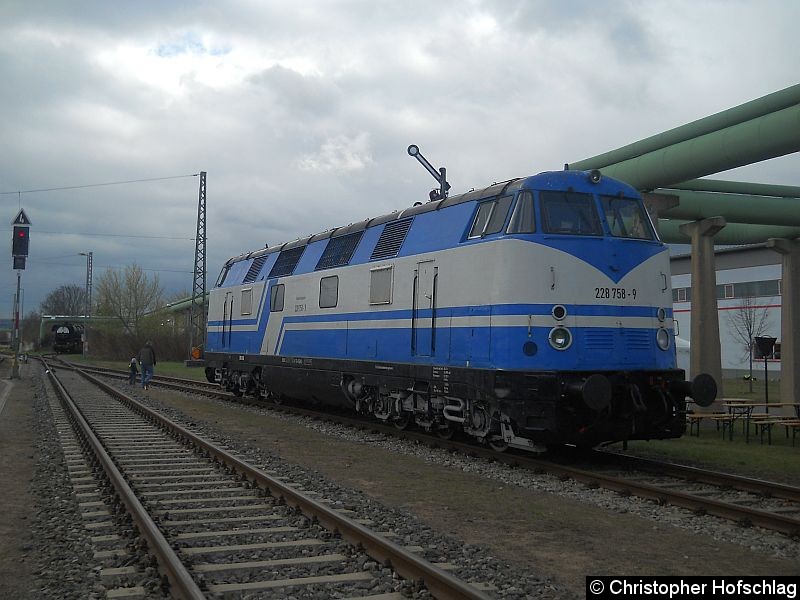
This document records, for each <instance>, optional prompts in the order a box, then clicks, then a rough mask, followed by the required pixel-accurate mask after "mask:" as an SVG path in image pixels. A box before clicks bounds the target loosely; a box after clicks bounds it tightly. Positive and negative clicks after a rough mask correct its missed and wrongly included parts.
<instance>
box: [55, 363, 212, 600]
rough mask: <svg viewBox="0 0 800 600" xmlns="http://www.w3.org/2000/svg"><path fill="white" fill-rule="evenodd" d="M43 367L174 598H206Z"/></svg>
mask: <svg viewBox="0 0 800 600" xmlns="http://www.w3.org/2000/svg"><path fill="white" fill-rule="evenodd" d="M42 364H43V365H44V367H45V369H46V373H47V375H48V376H49V378H50V382H51V384H52V386H53V389H54V390H55V391H56V394H57V395H58V397H59V399H60V400H61V404H62V405H63V406H64V408H65V410H66V411H67V414H68V415H69V417H70V420H71V421H72V422H73V423H74V424H75V426H76V430H77V433H78V435H80V436H81V437H82V438H83V439H84V440H85V441H86V442H87V443H88V444H89V446H91V448H92V451H93V452H94V455H95V457H96V458H97V460H98V462H99V463H100V465H101V466H102V468H103V471H104V472H105V473H106V475H107V477H108V479H109V481H110V482H111V484H112V485H113V486H114V489H115V490H116V492H117V495H118V496H119V499H120V500H121V501H122V503H123V504H124V505H125V507H126V508H127V510H128V513H129V514H130V515H131V518H132V519H133V521H134V523H135V524H136V526H137V528H138V530H139V533H140V534H141V535H142V536H143V537H144V539H145V540H146V541H147V545H148V548H149V549H150V551H151V552H152V553H153V554H154V555H155V557H156V560H157V561H158V565H159V571H160V572H161V573H162V574H163V575H165V576H166V577H167V579H168V580H169V583H170V593H171V594H172V596H173V597H175V598H178V599H180V600H184V599H186V600H200V599H202V598H205V597H206V596H205V594H203V592H202V591H201V590H200V588H199V587H198V586H197V584H196V583H195V582H194V579H192V576H191V575H190V574H189V572H188V571H187V570H186V567H185V566H184V565H183V563H182V562H181V559H180V558H179V557H178V555H177V554H175V552H174V551H173V549H172V547H171V546H170V544H169V542H167V540H166V538H165V537H164V535H163V534H162V533H161V531H160V530H159V529H158V527H157V526H156V524H155V523H154V522H153V520H152V519H151V518H150V515H149V514H148V513H147V510H146V509H145V508H144V506H142V504H141V502H139V499H138V498H137V497H136V495H135V494H134V493H133V490H132V489H131V488H130V487H129V486H128V484H127V482H126V481H125V478H124V477H123V476H122V474H121V473H120V472H119V469H117V467H116V465H115V464H114V461H113V460H112V459H111V457H110V456H109V454H108V453H107V452H106V450H105V448H104V447H103V444H102V443H101V442H100V440H99V439H98V438H97V436H96V435H95V434H94V431H93V430H92V428H91V426H90V425H89V423H88V422H87V421H86V419H85V418H84V416H83V413H82V412H81V410H80V408H78V406H77V405H76V404H75V402H74V401H73V400H72V397H71V396H70V395H69V392H67V390H66V388H65V387H64V386H63V384H62V383H61V381H59V379H58V377H57V376H56V374H55V373H54V372H53V370H52V369H51V368H50V367H49V365H48V364H47V362H46V361H45V360H44V359H42Z"/></svg>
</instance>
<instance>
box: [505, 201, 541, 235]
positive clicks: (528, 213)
mask: <svg viewBox="0 0 800 600" xmlns="http://www.w3.org/2000/svg"><path fill="white" fill-rule="evenodd" d="M535 231H536V215H535V214H534V212H533V194H532V193H531V192H520V194H519V197H518V198H517V205H516V206H515V207H514V214H512V215H511V221H510V222H509V223H508V229H507V230H506V233H533V232H535Z"/></svg>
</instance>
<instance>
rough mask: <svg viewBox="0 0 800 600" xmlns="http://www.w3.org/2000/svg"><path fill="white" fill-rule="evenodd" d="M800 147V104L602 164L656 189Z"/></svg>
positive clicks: (608, 170)
mask: <svg viewBox="0 0 800 600" xmlns="http://www.w3.org/2000/svg"><path fill="white" fill-rule="evenodd" d="M798 150H800V104H798V105H795V106H792V107H790V108H785V109H783V110H780V111H778V112H774V113H770V114H768V115H765V116H763V117H759V118H757V119H753V120H751V121H747V122H745V123H740V124H739V125H734V126H732V127H728V128H727V129H722V130H720V131H715V132H713V133H709V134H706V135H703V136H700V137H697V138H694V139H691V140H687V141H685V142H681V143H679V144H675V145H673V146H669V147H667V148H664V149H662V150H656V151H655V152H649V153H647V154H644V155H642V156H639V157H637V158H632V159H630V160H625V161H622V162H620V163H617V164H614V165H610V166H608V167H604V168H603V169H601V171H602V173H603V175H606V176H609V177H614V178H616V179H620V180H622V181H625V182H627V183H629V184H630V185H632V186H633V187H635V188H636V189H639V190H652V189H655V188H658V187H669V186H670V185H673V184H676V183H680V182H682V181H686V180H687V179H694V178H695V177H702V176H704V175H709V174H711V173H719V172H720V171H726V170H728V169H733V168H735V167H740V166H742V165H749V164H751V163H756V162H760V161H762V160H767V159H769V158H775V157H776V156H783V155H785V154H790V153H792V152H797V151H798Z"/></svg>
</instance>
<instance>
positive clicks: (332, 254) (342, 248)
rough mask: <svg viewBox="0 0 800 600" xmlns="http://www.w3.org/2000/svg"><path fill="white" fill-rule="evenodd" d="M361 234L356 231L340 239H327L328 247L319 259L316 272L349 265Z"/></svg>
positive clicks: (361, 232)
mask: <svg viewBox="0 0 800 600" xmlns="http://www.w3.org/2000/svg"><path fill="white" fill-rule="evenodd" d="M363 234H364V232H363V231H356V232H355V233H348V234H347V235H343V236H341V237H336V238H331V239H329V240H328V245H327V246H325V252H323V253H322V256H320V257H319V261H318V262H317V266H316V270H317V271H319V270H320V269H330V268H332V267H341V266H342V265H346V264H347V263H349V262H350V259H351V258H353V253H354V252H355V251H356V247H357V246H358V242H360V241H361V236H362V235H363Z"/></svg>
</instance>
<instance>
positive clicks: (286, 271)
mask: <svg viewBox="0 0 800 600" xmlns="http://www.w3.org/2000/svg"><path fill="white" fill-rule="evenodd" d="M305 249H306V247H305V246H298V247H297V248H292V249H291V250H282V251H281V253H280V254H279V255H278V260H276V261H275V264H274V265H272V270H270V272H269V276H270V278H272V277H283V276H285V275H291V274H292V273H294V268H295V267H296V266H297V263H298V262H299V261H300V257H301V256H302V255H303V250H305Z"/></svg>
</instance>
